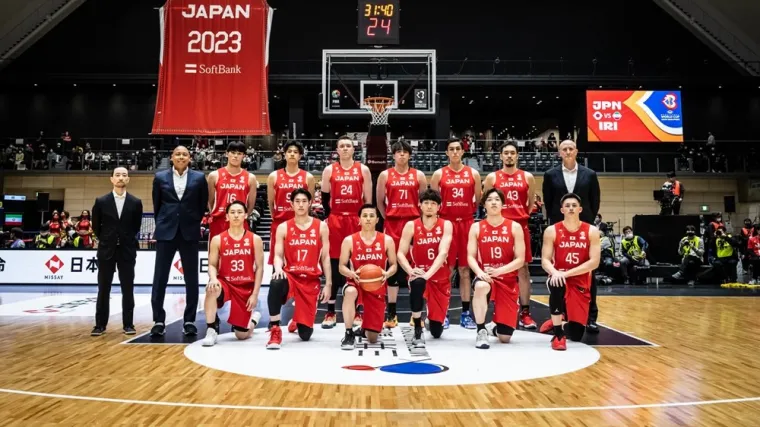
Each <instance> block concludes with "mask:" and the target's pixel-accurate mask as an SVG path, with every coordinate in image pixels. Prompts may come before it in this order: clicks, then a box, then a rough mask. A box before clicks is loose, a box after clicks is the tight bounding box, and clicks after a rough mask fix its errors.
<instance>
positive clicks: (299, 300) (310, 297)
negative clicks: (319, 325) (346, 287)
mask: <svg viewBox="0 0 760 427" xmlns="http://www.w3.org/2000/svg"><path fill="white" fill-rule="evenodd" d="M285 276H286V277H287V278H288V296H287V297H285V301H283V302H282V303H283V304H285V303H286V302H287V300H289V299H291V298H294V299H295V303H296V308H295V310H294V312H293V321H294V322H296V323H297V324H299V325H306V326H308V327H310V328H311V327H313V326H314V318H315V317H316V315H317V303H318V302H319V291H320V287H321V283H320V282H319V277H300V276H301V275H300V274H293V273H288V272H285Z"/></svg>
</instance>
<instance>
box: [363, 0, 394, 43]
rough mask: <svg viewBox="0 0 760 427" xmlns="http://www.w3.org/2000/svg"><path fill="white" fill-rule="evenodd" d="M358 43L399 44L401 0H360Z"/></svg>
mask: <svg viewBox="0 0 760 427" xmlns="http://www.w3.org/2000/svg"><path fill="white" fill-rule="evenodd" d="M358 12H359V24H358V26H357V27H358V29H359V37H358V41H357V43H358V44H363V45H397V44H399V43H400V41H399V22H400V19H399V18H400V15H401V13H400V12H401V9H400V7H399V0H359V7H358Z"/></svg>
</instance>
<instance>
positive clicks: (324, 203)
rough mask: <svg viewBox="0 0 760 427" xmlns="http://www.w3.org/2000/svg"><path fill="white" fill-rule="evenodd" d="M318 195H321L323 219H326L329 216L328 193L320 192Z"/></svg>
mask: <svg viewBox="0 0 760 427" xmlns="http://www.w3.org/2000/svg"><path fill="white" fill-rule="evenodd" d="M320 193H322V209H324V211H325V218H327V217H328V216H329V215H330V193H325V192H324V191H320Z"/></svg>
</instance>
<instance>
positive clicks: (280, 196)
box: [272, 169, 309, 222]
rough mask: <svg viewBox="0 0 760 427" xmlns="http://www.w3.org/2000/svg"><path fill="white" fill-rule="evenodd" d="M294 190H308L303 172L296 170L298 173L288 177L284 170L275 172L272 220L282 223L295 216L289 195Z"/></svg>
mask: <svg viewBox="0 0 760 427" xmlns="http://www.w3.org/2000/svg"><path fill="white" fill-rule="evenodd" d="M296 188H305V189H307V190H308V189H309V184H308V183H307V181H306V171H305V170H302V169H298V173H296V174H295V175H293V176H290V175H288V173H287V172H286V171H285V169H280V170H278V171H277V174H276V175H275V179H274V212H272V220H274V221H277V222H283V221H287V220H289V219H291V218H293V217H294V216H295V214H294V213H293V207H292V206H290V193H292V192H293V190H295V189H296Z"/></svg>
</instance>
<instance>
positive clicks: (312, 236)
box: [309, 228, 317, 238]
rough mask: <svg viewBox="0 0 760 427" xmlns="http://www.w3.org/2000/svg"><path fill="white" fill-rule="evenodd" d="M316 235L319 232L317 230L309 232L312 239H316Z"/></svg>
mask: <svg viewBox="0 0 760 427" xmlns="http://www.w3.org/2000/svg"><path fill="white" fill-rule="evenodd" d="M316 233H317V231H316V230H314V229H313V228H312V229H311V231H310V232H309V236H310V237H311V238H314V237H316V235H317V234H316Z"/></svg>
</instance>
